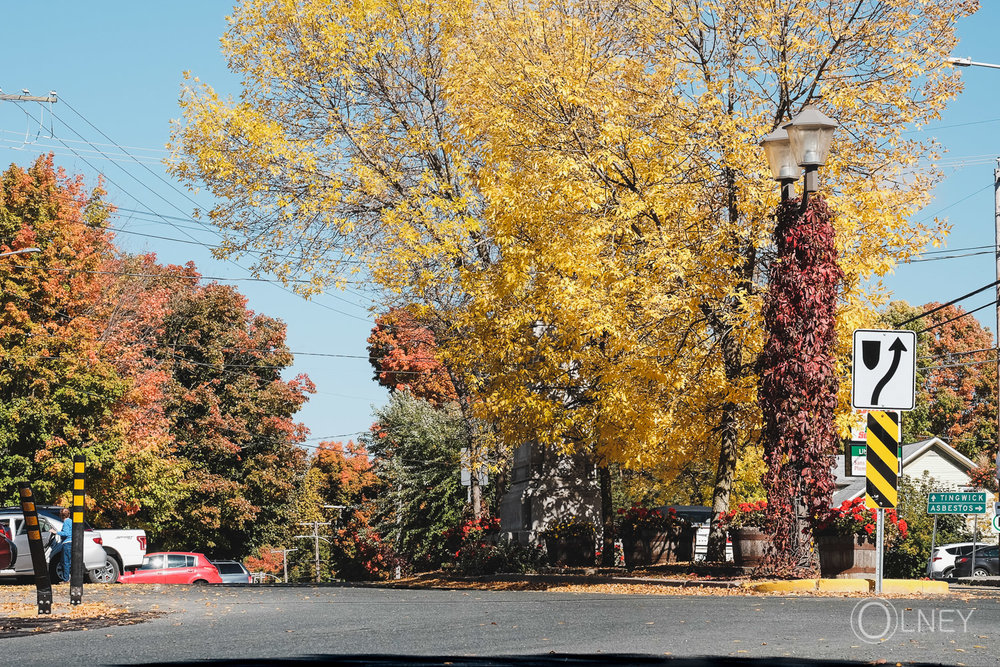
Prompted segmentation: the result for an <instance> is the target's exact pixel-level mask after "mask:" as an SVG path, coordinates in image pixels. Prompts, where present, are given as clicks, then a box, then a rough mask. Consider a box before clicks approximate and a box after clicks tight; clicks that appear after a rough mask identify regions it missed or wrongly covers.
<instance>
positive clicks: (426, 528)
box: [362, 392, 468, 570]
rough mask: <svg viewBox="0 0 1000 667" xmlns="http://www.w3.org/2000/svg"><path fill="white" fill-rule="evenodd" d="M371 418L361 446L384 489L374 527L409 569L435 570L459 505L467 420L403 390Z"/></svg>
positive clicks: (461, 506)
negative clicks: (391, 545) (462, 451)
mask: <svg viewBox="0 0 1000 667" xmlns="http://www.w3.org/2000/svg"><path fill="white" fill-rule="evenodd" d="M375 419H376V424H375V426H373V428H372V432H371V433H370V434H368V435H365V436H363V438H362V442H364V444H365V446H366V448H367V450H368V451H369V452H370V453H371V454H372V455H373V456H374V457H375V473H376V475H378V478H379V479H380V480H381V482H382V484H384V488H385V492H384V494H383V495H382V496H381V498H380V499H379V502H378V517H377V522H376V525H377V527H378V529H379V531H380V532H381V534H382V536H383V537H384V538H385V539H386V540H387V541H389V542H390V543H392V544H393V545H394V547H395V550H396V552H397V553H398V554H400V555H402V556H404V557H405V558H406V559H407V560H408V561H409V562H410V563H411V565H412V566H413V567H414V568H415V569H418V570H419V569H433V568H436V567H438V566H439V565H440V564H441V562H442V561H443V559H444V556H445V554H444V550H443V539H442V537H441V534H442V532H443V531H444V530H446V529H447V528H450V527H452V526H454V525H455V524H457V523H458V521H459V520H460V519H461V517H462V512H463V509H464V507H465V488H464V487H463V486H462V485H461V480H460V478H459V466H460V462H461V448H462V447H464V446H466V443H467V442H468V426H467V422H466V421H465V419H464V418H463V417H462V414H461V412H460V411H459V410H458V409H457V407H456V406H455V405H454V404H449V405H446V406H444V407H442V408H435V407H434V406H433V405H431V404H430V403H428V402H427V401H424V400H421V399H418V398H414V397H413V396H410V395H409V394H407V393H405V392H396V393H394V394H393V395H392V396H391V397H390V400H389V404H388V405H387V406H385V407H384V408H381V409H380V410H377V411H376V413H375Z"/></svg>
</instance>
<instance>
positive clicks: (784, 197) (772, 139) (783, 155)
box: [760, 127, 799, 201]
mask: <svg viewBox="0 0 1000 667" xmlns="http://www.w3.org/2000/svg"><path fill="white" fill-rule="evenodd" d="M760 145H761V147H762V148H763V149H764V155H766V156H767V163H768V165H770V167H771V176H772V177H773V178H774V180H776V181H778V182H779V183H781V201H788V200H789V199H791V198H792V195H793V194H795V181H797V180H799V167H798V164H796V162H795V157H794V156H793V155H792V143H791V142H790V141H789V140H788V132H786V131H785V129H784V128H782V127H779V128H778V129H776V130H775V131H774V132H772V133H771V134H769V135H767V136H766V137H764V139H763V140H762V141H761V142H760Z"/></svg>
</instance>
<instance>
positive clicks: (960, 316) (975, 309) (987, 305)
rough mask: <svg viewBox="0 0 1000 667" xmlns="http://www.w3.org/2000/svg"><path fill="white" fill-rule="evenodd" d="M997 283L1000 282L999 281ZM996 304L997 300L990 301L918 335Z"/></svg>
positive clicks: (928, 328)
mask: <svg viewBox="0 0 1000 667" xmlns="http://www.w3.org/2000/svg"><path fill="white" fill-rule="evenodd" d="M997 282H1000V280H998V281H997ZM996 303H997V299H994V300H993V301H990V302H989V303H986V304H983V305H982V306H979V308H973V309H972V310H969V311H966V312H964V313H962V314H960V315H956V316H955V317H952V318H951V319H948V320H945V321H944V322H938V323H937V324H934V325H932V326H929V327H927V328H926V329H921V330H920V331H918V332H917V333H918V334H922V333H926V332H928V331H931V330H933V329H937V328H938V327H943V326H944V325H946V324H950V323H951V322H954V321H955V320H960V319H962V318H963V317H968V316H969V315H972V314H973V313H975V312H977V311H980V310H982V309H983V308H988V307H989V306H993V305H995V304H996Z"/></svg>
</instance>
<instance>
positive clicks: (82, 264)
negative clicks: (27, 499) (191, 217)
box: [0, 155, 129, 502]
mask: <svg viewBox="0 0 1000 667" xmlns="http://www.w3.org/2000/svg"><path fill="white" fill-rule="evenodd" d="M101 195H102V191H101V189H100V188H97V189H95V190H94V191H92V192H90V193H88V192H86V191H85V188H84V184H83V181H82V179H81V178H79V177H77V178H70V177H67V176H66V174H65V173H64V172H63V171H62V170H57V169H56V168H55V166H54V164H53V160H52V156H51V155H49V156H44V157H40V158H38V159H37V160H36V161H35V163H34V164H33V165H32V166H31V167H29V168H28V169H27V170H24V169H21V168H20V167H16V166H11V167H10V168H9V169H7V171H5V172H4V173H3V175H2V177H0V251H8V250H11V249H18V248H24V247H29V246H35V247H38V248H40V249H41V252H39V253H35V254H30V255H18V256H16V257H7V258H4V259H0V313H2V315H0V359H2V363H0V502H14V501H15V500H16V497H17V486H16V483H17V482H18V481H25V480H30V481H31V482H32V483H33V484H34V489H35V492H36V494H37V495H38V497H39V498H41V499H43V500H45V501H49V502H53V501H57V500H58V499H59V496H60V495H62V494H64V493H65V492H67V491H68V490H69V488H70V484H71V480H72V465H71V464H72V458H73V456H74V455H76V454H83V453H86V454H87V459H88V463H89V465H91V466H93V467H94V468H96V469H101V468H103V467H105V466H108V465H111V462H113V461H114V460H115V459H116V458H117V455H118V452H119V450H120V448H121V445H122V437H121V433H120V431H119V430H117V429H116V418H115V411H114V408H115V405H116V403H117V402H118V400H119V399H120V398H121V397H122V396H123V395H124V394H125V392H126V391H127V389H128V384H129V383H128V381H127V380H126V379H125V378H124V377H122V375H120V374H119V372H118V371H117V369H116V368H115V367H114V365H113V364H112V363H110V361H109V360H108V359H107V357H105V356H104V355H103V354H102V351H101V345H100V343H99V341H98V336H99V334H100V333H101V332H102V325H101V322H100V320H99V318H98V317H97V314H96V313H95V312H94V305H95V303H96V302H97V300H98V297H99V295H100V293H101V292H102V290H103V289H104V288H105V287H106V285H107V282H108V280H107V277H106V276H104V275H103V274H102V273H101V269H102V268H103V267H104V264H105V263H106V262H107V261H108V260H109V259H110V258H111V256H112V252H113V247H112V245H111V239H110V236H109V234H108V232H107V230H106V222H107V216H108V208H107V206H106V205H105V204H104V203H103V202H102V200H101Z"/></svg>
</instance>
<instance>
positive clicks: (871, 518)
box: [816, 498, 909, 579]
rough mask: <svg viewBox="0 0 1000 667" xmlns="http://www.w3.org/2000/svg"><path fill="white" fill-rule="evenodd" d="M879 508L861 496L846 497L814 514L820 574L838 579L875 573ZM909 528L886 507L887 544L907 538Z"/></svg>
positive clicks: (860, 577) (890, 544) (894, 511)
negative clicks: (848, 498)
mask: <svg viewBox="0 0 1000 667" xmlns="http://www.w3.org/2000/svg"><path fill="white" fill-rule="evenodd" d="M877 517H878V512H877V510H875V509H874V508H870V507H865V499H864V498H855V499H854V500H845V501H844V502H843V503H841V504H840V506H839V507H834V508H831V509H830V510H828V511H827V512H826V513H824V514H823V515H822V516H820V517H817V521H816V548H817V550H818V551H819V565H820V574H821V575H822V576H824V577H833V578H837V579H869V578H873V577H874V576H875V569H876V565H877V563H876V552H875V533H876V524H875V522H876V521H877ZM908 537H909V529H908V527H907V525H906V521H904V520H902V519H900V518H899V515H898V514H897V513H896V510H894V509H887V510H886V511H885V541H886V548H890V547H891V546H892V545H894V544H898V543H899V542H901V541H903V540H906V539H907V538H908Z"/></svg>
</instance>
